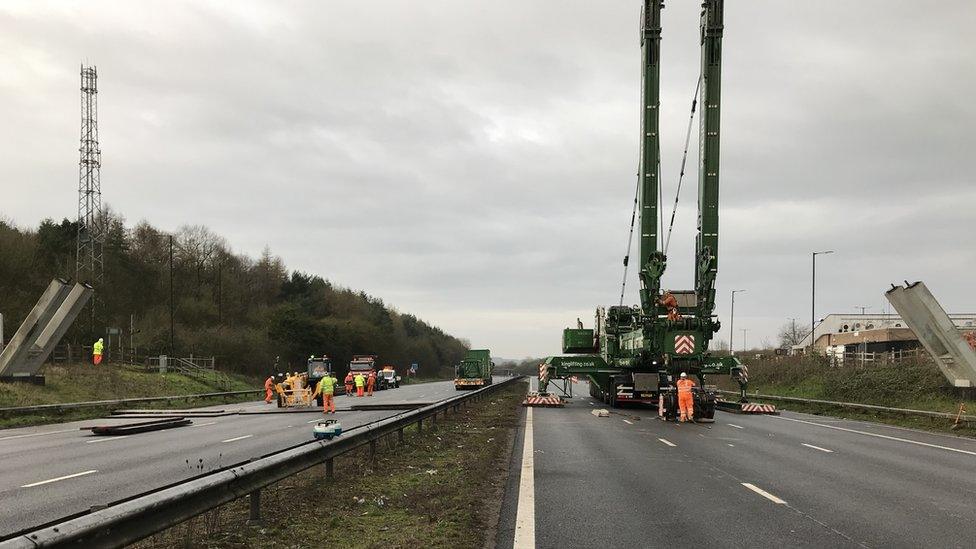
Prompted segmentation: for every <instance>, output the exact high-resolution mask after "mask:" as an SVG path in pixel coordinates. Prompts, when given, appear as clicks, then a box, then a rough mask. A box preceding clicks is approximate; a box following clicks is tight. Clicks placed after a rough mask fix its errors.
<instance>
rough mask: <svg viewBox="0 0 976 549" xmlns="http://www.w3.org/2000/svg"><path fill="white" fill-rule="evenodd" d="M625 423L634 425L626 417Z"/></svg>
mask: <svg viewBox="0 0 976 549" xmlns="http://www.w3.org/2000/svg"><path fill="white" fill-rule="evenodd" d="M624 423H626V424H627V425H633V423H632V422H630V421H628V420H626V419H625V420H624Z"/></svg>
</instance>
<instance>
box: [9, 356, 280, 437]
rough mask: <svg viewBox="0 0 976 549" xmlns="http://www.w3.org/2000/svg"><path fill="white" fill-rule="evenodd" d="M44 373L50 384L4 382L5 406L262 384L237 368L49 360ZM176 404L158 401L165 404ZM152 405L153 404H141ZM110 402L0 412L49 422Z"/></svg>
mask: <svg viewBox="0 0 976 549" xmlns="http://www.w3.org/2000/svg"><path fill="white" fill-rule="evenodd" d="M41 373H43V374H44V376H45V385H30V384H27V383H0V408H3V407H17V406H34V405H38V404H59V403H66V402H88V401H93V400H114V399H123V398H139V397H158V396H176V395H192V394H200V393H217V392H228V391H243V390H247V389H256V388H259V387H260V386H261V384H260V383H259V382H258V381H255V380H251V379H248V378H246V377H244V376H240V375H236V374H227V373H224V372H213V375H212V376H211V374H209V373H208V374H202V375H199V376H189V375H186V374H182V373H166V374H159V373H155V372H147V371H145V369H144V368H141V367H138V366H126V365H117V364H107V365H99V366H92V365H89V364H69V365H60V364H59V365H47V366H45V367H44V368H43V369H42V370H41ZM254 398H255V397H254V396H253V395H251V396H247V397H244V398H243V399H229V400H227V399H206V400H201V399H196V400H192V399H187V400H183V401H180V402H179V405H182V406H192V405H196V406H203V405H209V404H220V403H221V402H239V401H241V400H254ZM173 404H176V402H172V403H156V404H155V406H160V407H165V406H170V405H173ZM139 407H140V408H143V407H147V408H148V407H152V406H150V405H148V404H147V405H145V406H143V405H140V406H139ZM105 411H106V408H85V409H81V410H70V411H65V412H64V413H54V412H47V413H45V414H37V415H18V416H13V415H11V416H9V417H0V428H9V427H22V426H27V425H40V424H44V423H52V422H62V421H70V420H77V419H87V418H93V417H99V416H101V415H103V414H104V413H105Z"/></svg>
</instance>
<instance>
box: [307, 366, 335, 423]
mask: <svg viewBox="0 0 976 549" xmlns="http://www.w3.org/2000/svg"><path fill="white" fill-rule="evenodd" d="M336 383H339V380H337V379H336V378H334V377H332V374H325V377H323V378H322V380H321V381H319V384H318V386H316V387H315V394H313V395H312V400H314V399H315V397H317V396H319V395H320V394H321V395H322V413H323V414H334V413H335V401H334V400H332V395H333V394H334V393H335V386H336Z"/></svg>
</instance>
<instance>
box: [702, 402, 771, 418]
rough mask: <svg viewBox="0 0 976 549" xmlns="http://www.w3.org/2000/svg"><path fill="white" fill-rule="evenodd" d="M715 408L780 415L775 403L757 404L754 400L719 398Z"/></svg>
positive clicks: (740, 412) (732, 411)
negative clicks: (733, 400) (735, 400)
mask: <svg viewBox="0 0 976 549" xmlns="http://www.w3.org/2000/svg"><path fill="white" fill-rule="evenodd" d="M715 409H716V410H721V411H723V412H731V413H733V414H770V415H779V412H778V411H777V410H776V406H775V405H773V404H757V403H753V402H729V401H727V400H718V401H716V402H715Z"/></svg>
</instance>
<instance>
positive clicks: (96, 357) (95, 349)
mask: <svg viewBox="0 0 976 549" xmlns="http://www.w3.org/2000/svg"><path fill="white" fill-rule="evenodd" d="M104 349H105V342H104V340H103V339H102V338H98V341H96V342H95V344H94V345H92V364H95V365H98V364H101V363H102V351H103V350H104Z"/></svg>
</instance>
